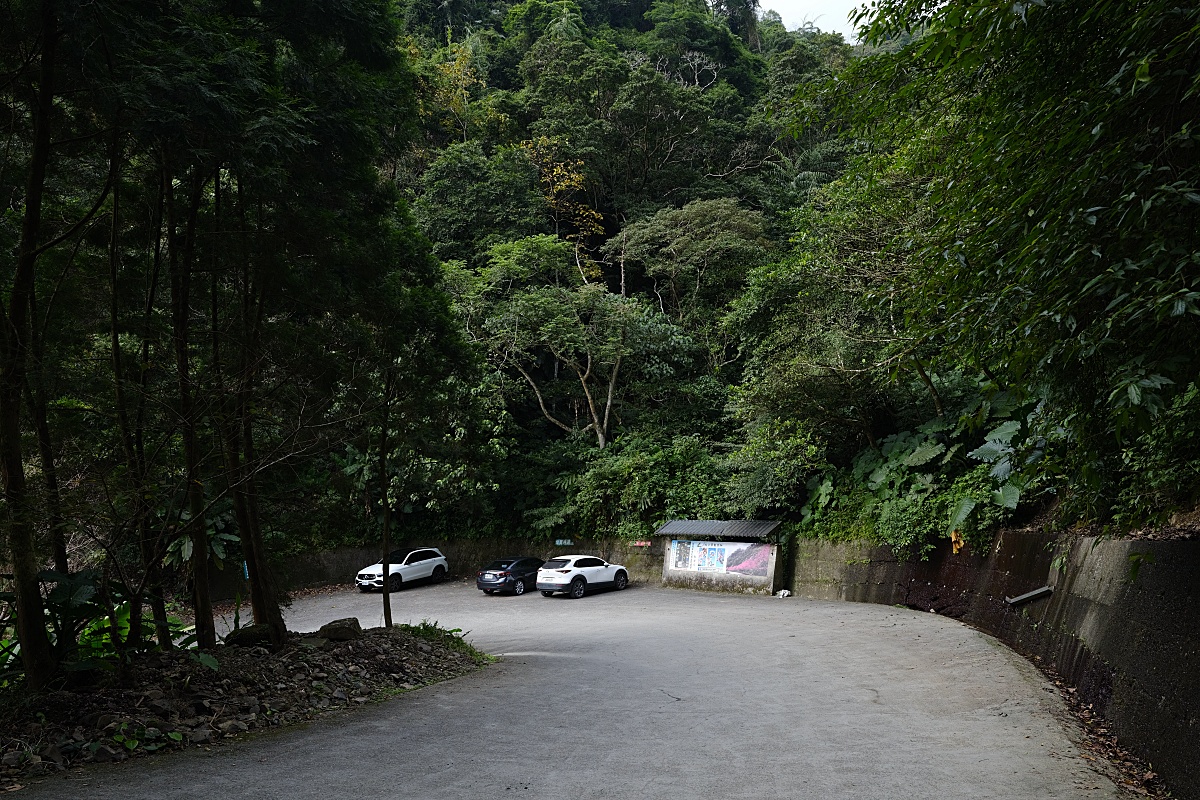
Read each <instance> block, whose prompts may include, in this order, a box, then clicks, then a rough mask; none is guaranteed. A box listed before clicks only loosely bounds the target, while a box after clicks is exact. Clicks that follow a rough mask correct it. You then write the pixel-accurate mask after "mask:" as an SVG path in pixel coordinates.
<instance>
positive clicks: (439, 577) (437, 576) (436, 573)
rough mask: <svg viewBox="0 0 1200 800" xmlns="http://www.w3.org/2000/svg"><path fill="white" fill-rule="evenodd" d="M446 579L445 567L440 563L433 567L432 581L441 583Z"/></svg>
mask: <svg viewBox="0 0 1200 800" xmlns="http://www.w3.org/2000/svg"><path fill="white" fill-rule="evenodd" d="M444 580H446V568H445V567H443V566H442V565H441V564H439V565H438V566H436V567H434V568H433V582H434V583H441V582H442V581H444Z"/></svg>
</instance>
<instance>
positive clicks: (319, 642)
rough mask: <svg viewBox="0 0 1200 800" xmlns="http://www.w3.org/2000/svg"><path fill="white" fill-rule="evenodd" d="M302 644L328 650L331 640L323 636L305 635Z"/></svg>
mask: <svg viewBox="0 0 1200 800" xmlns="http://www.w3.org/2000/svg"><path fill="white" fill-rule="evenodd" d="M300 646H301V647H306V648H308V649H310V650H327V649H328V648H329V640H328V639H326V638H325V637H323V636H305V637H304V638H303V639H301V640H300Z"/></svg>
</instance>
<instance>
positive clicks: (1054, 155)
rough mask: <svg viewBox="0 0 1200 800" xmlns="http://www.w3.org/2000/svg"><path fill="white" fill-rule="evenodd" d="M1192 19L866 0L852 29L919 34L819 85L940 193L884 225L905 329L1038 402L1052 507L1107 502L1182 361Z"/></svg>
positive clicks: (875, 36)
mask: <svg viewBox="0 0 1200 800" xmlns="http://www.w3.org/2000/svg"><path fill="white" fill-rule="evenodd" d="M1198 21H1200V10H1197V9H1195V8H1192V7H1187V8H1184V7H1181V6H1179V5H1178V4H1176V3H1173V2H1167V1H1166V0H1163V1H1162V2H1149V3H1129V2H1124V1H1123V0H1110V1H1108V2H1101V3H1092V4H1077V3H1042V4H1033V5H1025V4H1016V5H1012V6H1007V5H996V4H986V3H976V4H967V5H962V4H950V5H946V4H940V3H927V2H907V1H903V2H901V1H899V0H898V1H897V2H882V3H879V4H877V6H876V9H875V11H874V16H873V17H872V18H871V19H870V20H868V22H869V25H868V36H869V39H870V40H871V41H872V42H873V43H875V44H879V43H881V42H883V41H884V40H886V39H888V38H890V37H895V36H898V35H902V34H910V33H911V34H915V35H916V38H915V39H913V40H912V43H911V44H910V45H909V46H907V47H905V48H903V49H900V50H897V51H895V52H892V53H883V54H880V55H877V56H874V57H872V58H869V59H864V60H862V61H859V62H857V63H855V64H854V65H852V67H851V69H850V70H849V71H848V73H847V74H845V75H843V76H842V80H841V81H840V83H839V85H838V86H837V87H835V88H834V89H833V90H832V91H833V95H832V97H833V99H834V100H835V101H836V102H837V103H838V104H839V105H838V107H839V109H840V110H841V111H842V112H843V113H844V114H845V116H846V118H847V119H848V120H849V121H850V122H851V123H852V124H853V125H854V129H855V132H856V133H857V134H858V135H859V136H862V137H864V138H866V139H868V140H870V141H871V142H872V144H873V145H874V146H875V147H879V148H887V149H893V148H894V149H906V148H907V149H908V151H909V152H910V153H911V157H910V158H909V159H908V160H907V169H908V170H909V171H910V172H911V174H912V175H913V176H914V177H915V178H917V179H920V180H922V181H924V182H926V184H927V185H928V189H929V196H928V205H929V207H930V208H935V209H937V211H938V214H937V216H936V217H934V218H932V219H931V222H930V224H929V225H928V227H927V229H926V230H924V231H922V232H921V234H920V235H919V236H916V237H913V238H912V239H910V240H908V241H907V242H899V241H898V242H896V243H895V249H897V250H899V249H900V248H901V247H904V248H906V249H907V251H908V252H909V253H910V258H911V260H912V263H913V264H914V266H916V267H918V271H915V272H914V273H913V274H914V276H916V279H915V280H913V281H912V285H911V287H909V288H907V289H904V287H902V286H901V285H897V287H896V291H903V293H904V295H905V297H906V302H907V305H908V308H907V315H906V326H907V327H908V329H909V332H910V333H911V335H912V336H913V337H915V338H921V339H925V340H935V341H937V342H938V344H939V346H940V348H941V352H942V358H945V359H952V360H956V361H960V362H968V363H970V362H973V363H977V364H980V365H982V366H983V367H984V368H985V369H987V370H988V371H989V373H990V374H992V375H995V376H996V377H997V379H998V380H999V381H1001V382H1002V383H1003V384H1004V385H1005V386H1007V387H1008V388H1009V389H1010V390H1011V391H1014V392H1017V393H1021V394H1023V395H1024V397H1025V398H1027V399H1028V400H1030V401H1043V402H1044V405H1045V411H1044V416H1045V418H1046V419H1047V420H1048V421H1049V423H1050V424H1049V426H1048V431H1049V430H1050V429H1053V428H1055V427H1061V428H1062V429H1064V431H1065V433H1066V436H1065V437H1062V438H1061V439H1060V442H1059V444H1060V445H1061V448H1060V449H1059V450H1058V451H1057V452H1056V453H1055V454H1054V457H1053V458H1050V459H1048V460H1046V461H1045V462H1044V467H1045V469H1046V470H1047V472H1046V474H1047V475H1048V476H1052V477H1053V479H1054V480H1056V481H1062V483H1061V485H1060V487H1059V488H1060V491H1061V492H1062V494H1063V496H1064V497H1065V498H1067V499H1068V502H1067V503H1065V504H1064V506H1063V511H1064V514H1065V515H1066V516H1067V517H1068V518H1080V517H1081V518H1085V519H1101V520H1104V519H1108V518H1111V517H1112V515H1113V514H1114V509H1113V507H1112V504H1111V500H1112V497H1113V495H1114V494H1115V493H1116V492H1117V491H1118V490H1119V486H1120V483H1121V475H1122V473H1123V471H1122V467H1121V460H1122V457H1121V451H1122V449H1123V448H1124V447H1126V446H1127V445H1128V444H1129V443H1130V442H1133V441H1135V440H1137V439H1138V438H1139V437H1141V436H1143V435H1145V434H1146V433H1147V432H1148V431H1150V430H1151V429H1152V428H1153V427H1154V426H1155V421H1156V419H1158V418H1159V417H1161V416H1162V414H1163V413H1164V412H1165V410H1166V409H1167V408H1169V407H1171V406H1172V404H1173V403H1174V400H1175V398H1176V397H1178V396H1179V395H1180V394H1182V393H1185V392H1186V391H1187V387H1188V386H1189V385H1190V384H1191V382H1192V381H1193V380H1194V377H1195V375H1196V372H1197V355H1196V354H1197V353H1198V352H1200V346H1198V345H1200V340H1198V339H1197V335H1198V334H1197V331H1198V330H1200V328H1198V327H1197V325H1196V322H1195V318H1196V316H1197V315H1198V314H1200V306H1198V305H1197V301H1198V300H1200V286H1198V285H1197V282H1196V281H1197V275H1200V270H1197V264H1200V239H1198V238H1197V237H1198V234H1197V231H1198V230H1200V228H1198V226H1197V225H1196V224H1195V220H1196V205H1197V202H1200V195H1197V192H1196V186H1197V184H1198V183H1200V167H1198V166H1197V164H1196V161H1195V159H1194V158H1192V157H1191V155H1190V153H1192V152H1193V151H1194V149H1195V146H1196V141H1197V132H1196V130H1195V129H1194V122H1193V121H1194V119H1195V118H1196V116H1197V111H1198V110H1200V105H1198V104H1200V95H1198V94H1197V92H1196V90H1195V85H1196V80H1197V79H1198V77H1200V72H1198V70H1197V66H1196V65H1197V64H1198V63H1200V61H1198V60H1197V58H1196V54H1197V53H1198V52H1200V35H1198V33H1197V32H1198V31H1200V27H1198V25H1197V23H1198ZM880 85H887V86H889V87H890V88H889V91H888V92H886V93H880V92H879V91H878V88H877V87H879V86H880ZM1193 426H1194V423H1191V422H1189V423H1188V424H1187V427H1193ZM1048 438H1053V437H1048ZM1056 471H1057V474H1056ZM1193 485H1194V484H1193ZM1125 519H1127V520H1131V519H1132V517H1129V516H1126V517H1125Z"/></svg>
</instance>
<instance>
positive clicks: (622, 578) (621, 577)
mask: <svg viewBox="0 0 1200 800" xmlns="http://www.w3.org/2000/svg"><path fill="white" fill-rule="evenodd" d="M628 585H629V576H628V575H626V574H625V573H624V572H618V573H617V579H616V580H615V581H613V586H614V587H615V588H616V590H617V591H618V592H619V591H621V590H622V589H624V588H625V587H626V586H628Z"/></svg>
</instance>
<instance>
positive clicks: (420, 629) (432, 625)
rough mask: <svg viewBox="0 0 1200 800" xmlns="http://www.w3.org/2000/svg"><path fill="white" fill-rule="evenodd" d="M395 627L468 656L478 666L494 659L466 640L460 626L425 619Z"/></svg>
mask: <svg viewBox="0 0 1200 800" xmlns="http://www.w3.org/2000/svg"><path fill="white" fill-rule="evenodd" d="M396 627H397V628H399V629H400V630H402V631H404V632H405V633H407V634H410V635H412V636H415V637H417V638H418V639H424V640H425V641H427V642H430V643H431V644H434V645H437V646H438V647H444V648H446V649H447V650H452V651H454V652H456V653H461V654H463V655H466V656H469V657H470V658H471V660H472V661H474V662H475V663H476V664H478V665H480V666H482V665H484V664H487V663H489V662H491V661H494V660H495V659H494V658H493V657H492V656H489V655H488V654H487V653H484V652H483V651H481V650H477V649H475V647H474V646H473V645H472V644H471V643H470V642H468V641H467V639H466V634H465V633H463V631H462V629H461V628H449V629H447V628H443V627H441V626H439V625H438V624H437V622H431V621H430V620H427V619H423V620H421V622H420V623H418V624H416V625H397V626H396Z"/></svg>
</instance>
